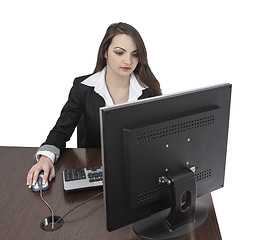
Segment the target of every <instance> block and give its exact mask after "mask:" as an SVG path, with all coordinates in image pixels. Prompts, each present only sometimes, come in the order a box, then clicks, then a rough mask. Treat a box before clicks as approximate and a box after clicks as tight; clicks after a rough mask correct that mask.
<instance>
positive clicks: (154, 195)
mask: <svg viewBox="0 0 272 240" xmlns="http://www.w3.org/2000/svg"><path fill="white" fill-rule="evenodd" d="M168 193H170V187H169V185H167V184H165V185H162V186H160V187H158V188H155V189H153V190H151V191H148V192H144V193H141V194H138V196H137V201H138V203H142V202H143V201H147V200H158V199H161V198H163V197H165V196H166V195H167V194H168Z"/></svg>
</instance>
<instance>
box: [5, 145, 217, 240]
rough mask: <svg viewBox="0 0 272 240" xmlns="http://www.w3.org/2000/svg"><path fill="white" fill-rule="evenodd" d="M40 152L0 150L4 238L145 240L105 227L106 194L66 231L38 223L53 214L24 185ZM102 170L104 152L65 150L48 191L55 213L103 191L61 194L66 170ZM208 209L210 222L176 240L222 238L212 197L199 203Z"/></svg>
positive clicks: (67, 222)
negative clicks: (49, 228) (44, 227)
mask: <svg viewBox="0 0 272 240" xmlns="http://www.w3.org/2000/svg"><path fill="white" fill-rule="evenodd" d="M36 150H37V148H25V147H0V159H1V168H0V192H1V193H0V210H1V214H0V239H3V240H4V239H5V240H6V239H7V240H13V239H80V240H84V239H101V240H102V239H126V240H129V239H142V238H140V237H138V236H137V235H136V234H135V233H134V231H133V229H132V225H128V226H126V227H123V228H121V229H118V230H115V231H113V232H110V233H109V232H108V231H107V230H106V226H105V218H104V206H103V205H104V204H103V195H101V196H99V197H97V198H96V199H94V200H91V201H90V202H88V203H86V204H85V205H83V206H81V207H79V208H77V209H76V210H75V211H73V212H72V213H71V214H70V215H68V216H66V217H65V218H64V224H63V226H62V227H61V228H60V229H58V230H56V231H54V232H45V231H43V230H42V229H41V228H40V222H41V221H42V220H43V219H44V218H45V217H47V216H50V211H49V209H48V208H47V206H46V205H45V204H44V203H43V202H42V201H41V199H40V196H39V193H34V192H32V191H31V190H30V189H28V187H27V186H26V174H27V172H28V170H29V168H30V167H31V166H32V165H33V163H34V160H33V156H34V154H35V152H36ZM92 165H93V166H96V165H101V154H100V150H97V149H67V150H65V152H64V153H63V154H62V156H61V158H60V159H59V161H58V162H57V163H56V164H55V169H56V178H55V179H54V180H53V181H52V183H51V186H50V189H49V190H47V191H45V192H44V194H43V196H44V198H45V200H46V201H47V202H48V203H49V204H50V205H51V207H52V208H53V209H54V211H55V214H56V215H59V216H63V214H64V213H66V212H67V211H69V210H70V209H71V208H72V207H74V206H75V205H77V204H79V203H81V202H83V201H85V200H86V199H88V198H89V197H91V196H93V195H95V194H96V193H98V192H100V191H101V190H102V189H98V190H92V191H82V192H74V193H66V192H64V190H63V183H62V171H63V170H65V169H71V168H78V167H86V166H92ZM200 201H201V202H203V203H205V204H206V205H207V207H208V208H209V217H208V219H207V220H206V222H205V223H204V224H203V225H202V226H201V227H200V228H198V229H197V230H196V231H194V232H192V233H190V234H188V235H186V236H183V237H181V238H178V239H182V240H189V239H199V240H200V239H209V240H213V239H215V240H219V239H221V235H220V231H219V227H218V223H217V219H216V215H215V211H214V207H213V203H212V198H211V195H210V194H208V195H205V196H203V197H201V198H200Z"/></svg>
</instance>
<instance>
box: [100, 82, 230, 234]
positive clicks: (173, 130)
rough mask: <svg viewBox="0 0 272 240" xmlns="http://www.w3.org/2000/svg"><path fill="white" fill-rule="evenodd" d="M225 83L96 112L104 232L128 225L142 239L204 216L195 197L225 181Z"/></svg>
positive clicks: (181, 230) (191, 225)
mask: <svg viewBox="0 0 272 240" xmlns="http://www.w3.org/2000/svg"><path fill="white" fill-rule="evenodd" d="M231 88H232V86H231V84H221V85H216V86H212V87H207V88H202V89H198V90H193V91H187V92H182V93H177V94H170V95H162V96H157V97H153V98H148V99H143V100H139V101H136V102H133V103H126V104H121V105H116V106H112V107H104V108H101V109H100V123H101V147H102V163H103V174H104V176H103V177H104V203H105V205H104V206H105V212H106V224H107V229H108V231H113V230H115V229H118V228H121V227H123V226H126V225H128V224H131V223H134V231H135V232H136V233H137V234H139V235H140V236H142V237H144V238H148V239H169V238H174V237H178V236H182V235H184V234H187V233H189V232H191V231H193V230H195V229H196V228H198V227H199V226H200V225H202V224H203V223H204V222H205V220H206V218H207V215H208V213H207V209H206V207H205V206H203V205H201V204H200V203H199V202H198V201H197V198H198V197H200V196H202V195H205V194H207V193H210V192H212V191H214V190H216V189H218V188H221V187H223V185H224V175H225V163H226V151H227V137H228V126H229V112H230V100H231Z"/></svg>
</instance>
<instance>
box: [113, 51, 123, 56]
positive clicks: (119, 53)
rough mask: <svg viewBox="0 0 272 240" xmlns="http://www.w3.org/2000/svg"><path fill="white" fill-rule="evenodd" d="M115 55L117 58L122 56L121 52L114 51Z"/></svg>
mask: <svg viewBox="0 0 272 240" xmlns="http://www.w3.org/2000/svg"><path fill="white" fill-rule="evenodd" d="M115 54H116V55H118V56H121V55H122V54H123V52H120V51H115Z"/></svg>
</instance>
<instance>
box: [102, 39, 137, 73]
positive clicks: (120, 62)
mask: <svg viewBox="0 0 272 240" xmlns="http://www.w3.org/2000/svg"><path fill="white" fill-rule="evenodd" d="M105 58H106V61H107V74H111V75H112V74H113V75H115V77H119V78H123V77H129V76H130V74H131V73H132V72H133V71H134V70H135V68H136V67H137V64H138V50H137V48H136V44H135V42H134V41H133V39H132V38H131V37H130V36H129V35H126V34H118V35H116V36H115V37H114V38H113V39H112V42H111V44H110V46H109V48H108V51H107V52H106V53H105Z"/></svg>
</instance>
